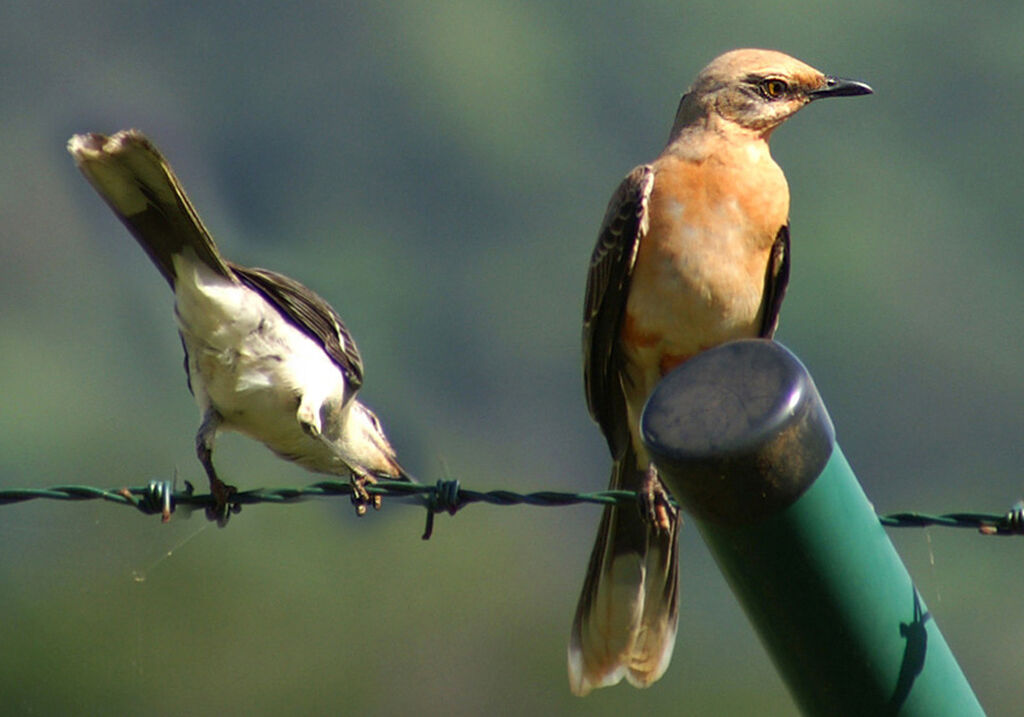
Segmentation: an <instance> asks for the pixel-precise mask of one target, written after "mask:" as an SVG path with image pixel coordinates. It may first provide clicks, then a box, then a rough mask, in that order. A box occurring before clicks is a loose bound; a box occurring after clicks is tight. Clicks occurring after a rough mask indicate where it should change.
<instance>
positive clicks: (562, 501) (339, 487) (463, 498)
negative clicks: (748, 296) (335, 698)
mask: <svg viewBox="0 0 1024 717" xmlns="http://www.w3.org/2000/svg"><path fill="white" fill-rule="evenodd" d="M366 490H367V492H369V493H373V494H379V495H385V496H392V497H406V498H412V499H413V500H414V501H415V502H417V503H419V504H420V505H422V506H423V507H425V508H426V509H427V525H426V529H425V531H424V533H423V539H424V540H427V539H429V538H430V536H431V534H432V533H433V529H434V515H435V514H437V513H441V512H445V513H448V514H450V515H455V513H456V512H457V511H459V510H460V509H462V508H464V507H465V506H467V505H470V504H472V503H489V504H491V505H536V506H547V507H558V506H564V505H577V504H580V503H592V504H595V505H627V504H635V503H636V502H637V500H638V496H637V494H636V493H635V492H633V491H628V490H603V491H596V492H592V493H569V492H560V491H538V492H534V493H515V492H513V491H508V490H491V491H475V490H468V489H465V488H462V487H461V485H460V484H459V481H457V480H448V481H446V480H439V481H438V482H437V483H435V484H434V485H424V484H420V483H407V482H405V481H387V480H380V481H379V482H377V483H376V484H374V485H367V486H366ZM351 495H352V486H351V485H350V484H349V483H348V482H347V481H330V480H328V481H320V482H318V483H312V484H310V485H306V486H300V487H291V488H258V489H255V490H247V491H240V492H238V493H236V494H234V495H232V496H231V502H232V504H233V505H235V506H241V505H250V504H253V503H295V502H299V501H302V500H304V499H307V498H322V497H331V496H345V497H351ZM41 498H48V499H51V500H72V501H78V500H106V501H110V502H112V503H119V504H121V505H130V506H132V507H134V508H136V509H138V510H140V511H141V512H143V513H146V514H157V513H159V514H160V515H161V516H162V518H163V520H164V521H165V522H166V521H167V520H169V519H170V516H171V513H173V512H174V511H175V509H176V508H178V507H187V508H196V507H206V506H211V505H213V503H214V501H213V496H212V495H206V494H197V493H195V492H194V491H193V490H192V485H191V484H190V483H189V482H188V481H185V489H184V490H175V489H174V486H173V484H172V481H169V480H152V481H150V482H149V484H148V485H146V486H143V487H134V488H116V489H110V490H108V489H103V488H96V487H93V486H83V485H56V486H51V487H49V488H8V489H0V505H7V504H11V503H21V502H24V501H27V500H36V499H41ZM879 521H880V522H881V523H882V525H884V526H886V527H890V528H921V527H926V526H930V525H938V526H943V527H951V528H973V529H975V530H977V531H978V532H980V533H982V534H983V535H1024V502H1018V503H1017V504H1016V505H1014V506H1013V509H1012V510H1010V511H1009V512H1007V513H1005V514H1003V515H996V514H989V513H947V514H944V515H926V514H923V513H893V514H890V515H884V516H880V517H879Z"/></svg>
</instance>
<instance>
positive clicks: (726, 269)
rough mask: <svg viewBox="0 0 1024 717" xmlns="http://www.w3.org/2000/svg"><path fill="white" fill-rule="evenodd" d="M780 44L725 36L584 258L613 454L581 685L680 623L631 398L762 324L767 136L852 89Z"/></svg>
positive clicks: (657, 645) (580, 623) (775, 218)
mask: <svg viewBox="0 0 1024 717" xmlns="http://www.w3.org/2000/svg"><path fill="white" fill-rule="evenodd" d="M869 93H871V88H870V87H868V86H867V85H865V84H864V83H862V82H856V81H853V80H844V79H839V78H836V77H830V76H827V75H824V74H822V73H821V72H819V71H818V70H816V69H814V68H813V67H809V66H807V65H805V64H804V63H802V62H800V61H799V60H796V59H794V58H792V57H789V56H788V55H784V54H782V53H780V52H773V51H768V50H734V51H732V52H727V53H725V54H724V55H722V56H720V57H718V58H717V59H715V60H713V61H712V62H711V64H709V65H708V66H707V67H705V68H704V69H703V70H702V71H701V72H700V74H699V75H698V76H697V80H696V81H695V82H694V84H693V86H692V87H691V88H690V90H689V91H688V92H687V93H686V94H685V95H683V98H682V100H681V101H680V103H679V109H678V111H677V113H676V117H675V123H674V124H673V126H672V131H671V133H670V135H669V141H668V144H667V145H666V146H665V148H664V150H662V152H661V154H660V155H659V156H658V157H657V158H656V159H655V160H654V161H653V162H651V163H650V164H644V165H641V166H639V167H637V168H636V169H634V170H633V171H632V172H630V173H629V175H628V176H627V177H626V179H625V180H624V181H623V182H622V184H620V185H619V188H618V189H617V190H616V191H615V193H614V194H613V195H612V198H611V201H610V202H609V204H608V210H607V212H606V214H605V218H604V222H603V224H602V225H601V230H600V233H599V234H598V239H597V246H596V248H595V249H594V253H593V256H592V258H591V261H590V271H589V274H588V276H587V290H586V298H585V302H584V303H585V306H584V314H583V373H584V383H585V388H586V395H587V406H588V408H589V409H590V414H591V416H593V418H594V420H595V421H597V423H598V424H599V425H600V427H601V431H602V432H603V433H604V436H605V438H606V440H607V442H608V447H609V449H610V450H611V454H612V460H613V465H612V477H611V487H612V488H614V489H625V490H637V491H640V492H641V495H643V496H645V500H644V501H642V502H643V504H644V508H643V509H642V510H637V509H636V508H632V507H625V506H623V507H606V508H605V510H604V514H603V516H602V518H601V524H600V527H599V529H598V534H597V540H596V542H595V544H594V549H593V553H592V554H591V557H590V564H589V567H588V570H587V576H586V579H585V582H584V584H583V591H582V594H581V596H580V600H579V606H578V607H577V610H576V618H575V620H574V622H573V627H572V633H571V637H570V641H569V683H570V687H571V689H572V691H573V692H574V693H575V694H578V695H585V694H587V693H588V692H590V690H592V689H594V688H595V687H604V686H607V685H613V684H615V683H617V682H619V681H620V680H621V679H622V678H623V677H625V678H626V679H627V680H628V681H629V682H630V683H632V684H633V685H635V686H637V687H646V686H648V685H650V684H651V683H653V682H654V681H655V680H657V679H658V678H659V677H661V675H662V674H663V673H664V672H665V670H666V668H667V667H668V663H669V660H670V659H671V656H672V649H673V646H674V643H675V635H676V627H677V623H678V590H679V588H678V577H677V576H678V569H679V568H678V559H677V557H678V556H677V553H678V540H677V538H678V532H679V523H680V518H679V516H678V515H677V514H676V511H675V509H674V508H673V507H672V506H671V504H670V503H669V502H668V499H667V495H666V492H665V489H664V487H663V486H662V485H661V482H660V480H659V478H658V476H657V472H656V470H655V468H654V466H652V465H651V463H650V459H649V457H648V455H647V452H646V451H645V449H644V445H643V442H642V441H641V439H640V427H639V422H640V414H641V411H642V409H643V406H644V403H645V402H646V400H647V398H648V396H649V395H650V394H651V391H652V390H653V389H654V387H655V385H656V384H657V383H658V381H659V380H660V379H661V378H662V377H663V376H664V375H665V374H666V373H668V372H669V371H670V370H671V369H673V368H674V367H676V366H678V365H679V364H680V363H682V362H683V361H686V360H687V359H688V358H690V357H691V356H693V355H695V354H696V353H698V352H700V351H702V350H704V349H707V348H710V347H712V346H715V345H717V344H721V343H724V342H726V341H730V340H732V339H739V338H746V337H771V336H772V334H773V333H774V331H775V327H776V324H777V322H778V315H779V306H780V304H781V303H782V297H783V294H784V293H785V290H786V282H787V280H788V277H789V188H788V186H787V184H786V178H785V176H784V175H783V173H782V170H781V169H780V168H779V166H778V165H777V164H775V162H774V161H773V160H772V157H771V154H770V153H769V149H768V139H769V137H770V136H771V134H772V132H773V131H774V130H775V129H776V128H777V127H778V126H779V125H781V124H782V123H783V122H785V121H786V120H787V119H788V118H789V117H791V116H793V114H794V113H796V112H797V111H798V110H799V109H800V108H802V107H803V106H804V105H806V104H808V103H809V102H812V101H814V100H817V99H821V98H825V97H841V96H848V95H864V94H869Z"/></svg>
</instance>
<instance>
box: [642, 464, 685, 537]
mask: <svg viewBox="0 0 1024 717" xmlns="http://www.w3.org/2000/svg"><path fill="white" fill-rule="evenodd" d="M640 503H641V507H640V510H641V512H642V513H643V515H644V518H645V519H646V520H647V522H648V523H649V524H650V525H653V526H655V527H656V528H657V529H658V530H661V531H664V532H666V533H667V532H669V531H670V530H671V529H672V523H673V522H674V521H675V519H676V514H677V512H678V511H677V509H676V508H675V507H673V505H672V502H671V496H670V495H669V493H668V491H667V490H666V489H665V484H664V483H662V482H661V478H660V477H659V476H658V469H657V468H655V466H654V464H653V463H651V464H650V465H649V466H648V467H647V471H646V472H645V473H644V477H643V481H642V482H641V484H640Z"/></svg>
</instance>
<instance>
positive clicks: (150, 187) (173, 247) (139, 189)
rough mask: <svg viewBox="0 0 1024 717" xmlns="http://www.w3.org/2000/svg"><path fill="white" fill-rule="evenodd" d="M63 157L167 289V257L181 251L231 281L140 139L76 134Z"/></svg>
mask: <svg viewBox="0 0 1024 717" xmlns="http://www.w3.org/2000/svg"><path fill="white" fill-rule="evenodd" d="M68 151H69V152H70V153H71V155H72V156H73V157H74V159H75V163H76V164H77V165H78V168H79V169H80V170H81V171H82V174H84V175H85V178H86V179H87V180H89V183H90V184H91V185H92V186H93V188H94V189H95V190H96V191H97V192H98V193H99V195H100V196H101V197H103V200H104V201H106V203H107V204H108V205H110V208H111V209H113V210H114V214H116V215H117V217H118V219H120V220H121V222H122V223H123V224H124V225H125V226H126V227H127V228H128V231H130V232H131V234H132V236H134V237H135V239H136V240H137V241H138V242H139V244H140V245H141V246H142V248H143V249H145V250H146V253H147V254H149V257H150V258H151V259H152V260H153V263H154V264H156V266H157V268H158V269H160V273H161V274H163V275H164V278H165V279H166V280H167V282H168V283H169V284H171V285H172V286H173V285H174V278H175V275H174V262H173V257H174V256H175V255H176V254H181V253H182V252H183V251H184V250H185V248H186V247H188V248H191V249H192V251H194V252H195V254H196V256H197V257H198V259H199V260H200V261H201V262H203V263H204V264H206V265H207V266H208V267H210V268H211V269H213V271H214V272H216V273H218V274H220V275H222V276H226V277H231V276H232V272H231V269H230V268H229V267H228V264H227V262H225V261H224V259H223V258H222V257H221V256H220V253H219V252H218V251H217V247H216V245H214V243H213V239H212V238H211V237H210V233H209V232H208V231H207V230H206V227H204V226H203V223H202V221H200V219H199V215H198V214H196V211H195V209H194V208H193V207H192V203H191V202H190V201H189V199H188V197H187V196H186V195H185V191H184V190H183V189H182V188H181V184H180V183H179V182H178V178H177V177H176V176H175V175H174V172H173V171H172V170H171V167H170V165H169V164H167V161H166V160H165V159H164V158H163V155H161V154H160V152H159V151H158V150H157V149H156V147H154V146H153V144H152V143H151V142H150V141H149V140H148V139H147V138H146V136H145V135H143V134H142V133H141V132H139V131H138V130H124V131H122V132H118V133H117V134H115V135H113V136H110V137H107V136H106V135H102V134H76V135H75V136H74V137H72V138H71V139H70V140H69V141H68Z"/></svg>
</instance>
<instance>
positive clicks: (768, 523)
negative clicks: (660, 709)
mask: <svg viewBox="0 0 1024 717" xmlns="http://www.w3.org/2000/svg"><path fill="white" fill-rule="evenodd" d="M642 427H643V434H644V441H645V442H646V443H647V446H648V448H649V449H650V452H651V456H652V457H653V459H654V461H655V464H656V465H657V466H658V470H659V472H660V474H661V476H662V478H663V479H664V480H665V482H666V484H667V485H668V486H669V488H670V489H671V491H672V493H673V495H674V496H675V497H676V498H677V499H678V500H679V502H680V503H681V504H682V506H683V508H684V509H685V511H686V512H687V513H689V514H690V515H691V516H692V517H693V519H694V522H695V523H696V524H697V527H698V529H699V530H700V532H701V535H702V536H703V537H704V540H705V542H706V543H707V544H708V546H709V547H710V549H711V551H712V553H713V554H714V557H715V560H716V561H717V562H718V565H719V567H720V568H721V570H722V572H723V573H724V574H725V576H726V578H727V579H728V581H729V583H730V585H731V586H732V589H733V591H734V593H735V594H736V596H737V598H738V599H739V600H740V602H741V604H742V605H743V608H744V610H745V611H746V613H747V615H748V617H749V618H750V620H751V622H753V624H754V627H755V629H756V630H757V632H758V634H759V635H760V638H761V641H762V642H763V643H764V645H765V647H766V648H767V650H768V652H769V653H770V655H771V657H772V660H773V661H774V662H775V665H776V667H777V669H778V670H779V672H780V674H781V675H782V677H783V679H784V680H785V682H786V684H787V685H788V687H789V689H790V692H791V693H792V695H793V697H794V699H795V701H796V702H797V704H798V705H799V707H800V709H801V710H802V711H803V712H804V713H806V714H812V715H887V714H900V715H927V716H928V717H934V716H935V715H955V716H956V717H964V716H965V715H981V714H984V712H983V711H982V709H981V705H980V704H979V703H978V700H977V698H976V697H975V695H974V693H973V692H972V691H971V688H970V685H969V684H968V683H967V679H966V678H965V677H964V675H963V673H962V672H961V670H960V667H959V666H958V665H957V663H956V659H955V658H954V657H953V654H952V653H951V652H950V650H949V647H948V646H947V644H946V641H945V639H944V638H943V637H942V634H941V633H940V632H939V628H938V625H936V623H935V620H934V619H932V618H931V615H930V614H929V613H928V610H927V608H926V607H925V604H924V601H923V600H922V599H921V597H920V595H918V593H917V590H916V589H915V588H914V585H913V583H912V581H911V579H910V576H909V575H908V574H907V571H906V568H905V567H904V565H903V563H902V562H901V561H900V559H899V556H898V555H897V554H896V550H895V549H894V548H893V546H892V543H891V542H890V541H889V538H888V536H887V535H886V533H885V531H884V529H883V528H882V526H881V525H880V523H879V522H878V517H877V516H876V515H875V512H874V509H873V508H872V506H871V504H870V503H869V502H868V500H867V498H866V497H865V495H864V492H863V490H862V489H861V487H860V484H859V483H858V482H857V479H856V477H855V476H854V474H853V472H852V471H851V470H850V466H849V465H848V464H847V462H846V459H845V458H844V457H843V454H842V451H841V450H840V449H839V446H838V445H837V444H836V443H835V437H834V431H833V428H832V422H831V420H830V419H829V417H828V414H827V413H826V411H825V407H824V405H823V404H822V402H821V398H820V397H819V396H818V392H817V389H816V388H815V386H814V382H813V381H812V380H811V377H810V375H809V374H808V373H807V371H806V369H804V367H803V366H802V365H801V364H800V362H799V361H798V360H797V358H796V357H795V356H793V354H791V353H790V352H789V351H788V350H786V349H785V348H784V347H782V346H781V345H779V344H777V343H774V342H771V341H763V340H749V341H736V342H733V343H730V344H725V345H723V346H719V347H717V348H715V349H711V350H709V351H706V352H704V353H702V354H700V355H698V356H696V357H695V358H693V359H691V360H689V361H687V362H686V363H684V364H683V365H682V366H680V367H679V368H678V369H676V370H675V371H674V372H673V373H671V374H670V375H669V376H667V377H666V378H665V379H664V380H663V381H662V382H661V384H660V385H659V386H658V388H657V389H656V390H655V392H654V394H653V395H652V396H651V398H650V400H649V401H648V403H647V407H646V409H645V411H644V416H643V422H642ZM684 575H685V571H684ZM684 580H685V577H684Z"/></svg>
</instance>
